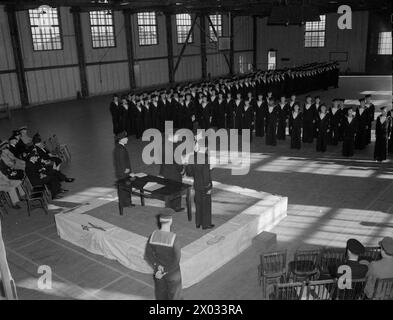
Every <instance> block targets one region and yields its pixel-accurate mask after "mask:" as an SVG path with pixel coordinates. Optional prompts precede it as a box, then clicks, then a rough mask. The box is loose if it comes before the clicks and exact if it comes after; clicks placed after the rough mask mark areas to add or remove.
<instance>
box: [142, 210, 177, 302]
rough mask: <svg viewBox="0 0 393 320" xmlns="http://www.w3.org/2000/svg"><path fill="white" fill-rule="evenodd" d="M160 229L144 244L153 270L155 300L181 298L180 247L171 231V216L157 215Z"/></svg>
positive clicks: (146, 255) (147, 258)
mask: <svg viewBox="0 0 393 320" xmlns="http://www.w3.org/2000/svg"><path fill="white" fill-rule="evenodd" d="M159 221H160V229H159V230H155V231H154V232H153V233H152V234H151V236H150V237H149V240H148V242H147V245H146V253H145V257H146V260H147V261H148V262H149V263H150V264H151V266H152V267H153V270H154V283H155V295H156V299H157V300H182V299H183V297H182V281H181V271H180V257H181V247H180V243H179V240H178V239H177V237H176V234H175V233H173V232H171V225H172V216H171V215H168V214H161V215H160V216H159Z"/></svg>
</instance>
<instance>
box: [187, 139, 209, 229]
mask: <svg viewBox="0 0 393 320" xmlns="http://www.w3.org/2000/svg"><path fill="white" fill-rule="evenodd" d="M203 139H205V138H203V137H202V136H201V135H196V136H195V144H194V153H193V154H191V155H189V156H188V158H186V159H185V161H186V162H185V164H186V174H187V175H188V176H190V177H193V178H194V190H195V195H194V201H195V224H196V227H197V229H199V228H200V227H202V229H203V230H206V229H211V228H214V224H213V223H212V196H211V194H212V189H213V182H212V179H211V175H210V163H209V152H208V149H207V148H206V147H203V146H201V145H200V144H201V143H202V142H203ZM189 157H194V159H193V162H191V163H190V158H189Z"/></svg>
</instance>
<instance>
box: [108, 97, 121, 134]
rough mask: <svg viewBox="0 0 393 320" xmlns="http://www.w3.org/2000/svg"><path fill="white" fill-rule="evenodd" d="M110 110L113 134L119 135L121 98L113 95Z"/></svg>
mask: <svg viewBox="0 0 393 320" xmlns="http://www.w3.org/2000/svg"><path fill="white" fill-rule="evenodd" d="M109 110H110V112H111V116H112V126H113V133H114V134H117V133H119V96H118V95H117V94H114V95H113V99H112V101H111V103H110V106H109Z"/></svg>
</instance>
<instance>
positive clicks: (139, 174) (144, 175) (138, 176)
mask: <svg viewBox="0 0 393 320" xmlns="http://www.w3.org/2000/svg"><path fill="white" fill-rule="evenodd" d="M146 176H147V174H146V173H143V172H138V173H133V174H131V177H137V178H143V177H146Z"/></svg>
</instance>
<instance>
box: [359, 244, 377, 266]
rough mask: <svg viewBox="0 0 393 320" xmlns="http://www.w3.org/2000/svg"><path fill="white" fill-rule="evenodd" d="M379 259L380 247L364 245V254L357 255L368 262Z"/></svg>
mask: <svg viewBox="0 0 393 320" xmlns="http://www.w3.org/2000/svg"><path fill="white" fill-rule="evenodd" d="M380 259H381V247H366V250H365V252H364V254H362V255H361V256H360V257H359V261H360V260H367V261H369V262H371V261H376V260H380Z"/></svg>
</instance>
